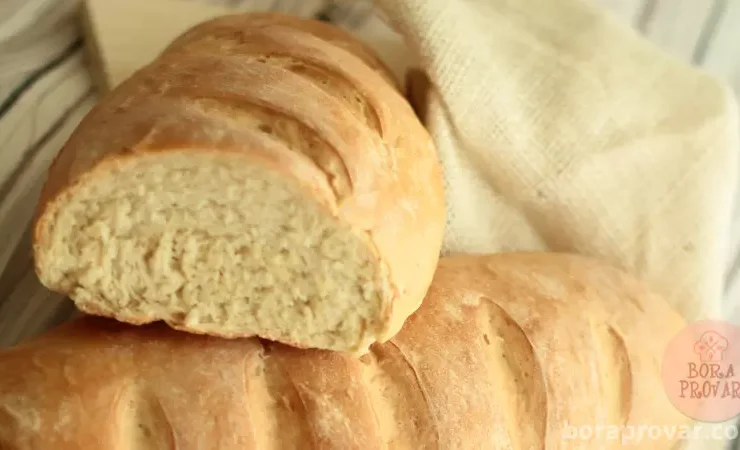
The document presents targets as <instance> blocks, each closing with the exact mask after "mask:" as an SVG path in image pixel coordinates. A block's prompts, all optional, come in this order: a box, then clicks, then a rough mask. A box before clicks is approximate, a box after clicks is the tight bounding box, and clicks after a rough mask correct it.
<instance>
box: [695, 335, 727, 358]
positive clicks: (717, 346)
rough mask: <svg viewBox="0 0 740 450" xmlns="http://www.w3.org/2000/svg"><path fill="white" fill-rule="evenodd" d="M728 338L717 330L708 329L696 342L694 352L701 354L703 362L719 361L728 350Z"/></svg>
mask: <svg viewBox="0 0 740 450" xmlns="http://www.w3.org/2000/svg"><path fill="white" fill-rule="evenodd" d="M727 347H728V342H727V339H726V338H725V337H724V336H722V335H721V334H719V333H717V332H716V331H707V332H706V333H704V334H702V335H701V337H700V338H699V340H698V341H696V343H695V344H694V353H698V354H699V359H700V360H701V362H707V363H708V362H719V361H722V358H723V357H724V352H725V350H727Z"/></svg>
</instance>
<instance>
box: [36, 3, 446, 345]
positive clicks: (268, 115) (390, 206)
mask: <svg viewBox="0 0 740 450" xmlns="http://www.w3.org/2000/svg"><path fill="white" fill-rule="evenodd" d="M276 61H277V62H276ZM390 81H392V78H391V76H390V75H389V72H388V71H387V70H386V69H385V68H384V66H383V64H382V62H381V61H380V60H379V59H378V58H377V57H376V56H375V55H374V54H373V53H372V51H370V50H369V49H368V47H367V46H365V45H364V44H363V43H361V42H359V41H357V40H356V39H354V38H352V37H351V36H349V35H348V34H347V33H346V32H344V31H342V30H340V29H338V28H336V27H334V26H331V25H327V24H324V23H321V22H317V21H307V20H303V19H298V18H294V17H290V16H284V15H279V14H243V15H235V16H227V17H223V18H218V19H214V20H212V21H209V22H206V23H204V24H201V25H199V26H196V27H194V28H193V29H191V30H189V31H188V32H186V33H184V34H183V35H182V36H181V37H180V38H179V39H177V40H176V41H175V42H174V43H173V44H172V45H170V47H169V48H168V49H167V50H165V52H163V54H162V55H161V56H160V58H158V59H157V60H156V61H154V62H153V63H151V64H150V65H148V66H147V67H145V68H142V69H141V70H139V71H138V72H137V73H135V74H134V75H133V76H132V77H131V78H130V79H129V80H127V81H126V82H124V83H123V84H122V85H121V86H119V87H117V88H116V89H114V90H113V91H112V92H111V93H109V94H108V95H106V96H105V98H104V99H103V100H102V101H101V102H100V104H98V105H97V106H96V107H95V108H93V110H92V111H91V112H90V113H89V114H88V115H87V116H86V117H85V119H84V120H83V121H82V123H81V124H80V125H79V127H78V128H77V129H76V131H75V132H74V133H73V135H72V136H71V137H70V139H69V140H68V142H67V143H66V145H65V146H64V148H63V149H62V151H61V152H60V154H59V155H58V156H57V158H56V159H55V160H54V162H53V164H52V166H51V168H50V170H49V175H48V178H47V181H46V184H45V186H44V189H43V191H42V194H41V198H40V201H39V206H38V210H37V219H36V223H35V228H34V254H35V259H36V270H37V272H39V273H40V274H42V273H43V271H44V270H45V269H44V267H45V265H47V264H51V262H47V261H44V257H45V256H44V255H45V253H44V252H45V250H46V249H47V248H48V247H49V240H50V237H49V236H48V234H49V233H46V232H42V230H43V229H52V228H53V224H54V218H55V215H56V210H57V209H58V208H61V206H60V205H61V204H62V203H63V199H64V198H65V197H67V196H74V195H75V190H76V188H77V187H78V186H80V185H82V184H84V183H86V182H87V180H91V179H94V178H95V177H99V176H101V175H102V174H105V173H106V172H107V171H110V170H111V168H112V167H115V166H116V165H117V163H118V162H119V161H121V160H122V159H124V158H136V157H138V156H140V155H145V154H155V153H158V152H167V151H181V150H183V149H194V151H212V152H242V153H249V152H250V151H251V153H253V154H255V155H252V156H254V157H256V156H258V155H256V154H257V153H260V149H261V148H262V147H264V146H266V145H267V141H266V139H265V138H264V137H263V136H260V135H259V133H258V132H257V131H255V130H248V129H240V127H239V125H238V121H239V120H240V119H241V118H244V117H247V116H249V117H255V116H258V117H260V118H262V119H264V120H266V121H267V122H268V123H269V122H270V121H273V122H275V123H277V122H278V121H284V122H285V121H287V122H290V123H291V126H292V127H293V128H295V129H297V130H299V131H300V136H299V138H295V137H293V138H292V141H291V140H289V142H286V147H285V149H273V148H270V149H269V152H268V151H267V150H268V149H264V151H262V152H261V154H260V155H261V156H263V160H266V159H267V158H268V157H267V156H265V155H268V154H269V155H271V156H270V157H271V158H273V161H271V162H272V163H273V165H274V166H277V167H278V168H280V170H282V171H284V172H287V174H286V178H288V177H292V178H294V179H296V180H297V181H298V182H299V184H300V185H301V186H302V187H303V189H304V191H305V192H306V193H307V194H308V195H309V196H311V197H312V198H313V199H314V200H315V201H316V202H318V203H319V204H321V205H323V206H325V207H326V209H327V210H328V212H329V213H330V214H332V215H334V216H335V217H336V218H337V219H338V220H339V221H341V222H342V223H345V224H347V225H349V226H351V227H352V228H353V229H355V230H357V231H358V232H359V233H360V234H362V235H363V236H366V237H367V242H368V246H369V247H371V249H372V253H373V254H375V255H377V257H378V265H379V266H383V269H382V271H383V272H385V273H387V274H388V276H389V278H390V282H391V289H392V290H393V291H394V295H393V298H392V299H390V300H387V304H385V305H384V311H383V315H385V316H387V318H384V319H385V321H386V327H385V329H384V330H382V336H381V340H385V339H387V338H389V337H391V336H392V335H394V334H395V333H396V332H397V330H398V329H399V328H400V327H401V325H402V323H403V321H404V320H405V319H406V318H407V317H408V316H409V314H411V313H412V312H413V311H414V310H416V309H417V308H418V307H419V304H420V302H421V299H422V298H423V295H424V292H425V290H426V288H427V286H428V284H429V282H430V280H431V277H432V274H433V271H434V266H435V263H436V260H437V257H438V254H439V250H440V247H441V242H442V235H443V231H444V230H443V229H444V215H445V210H444V192H443V182H442V173H441V167H440V164H439V162H438V160H437V157H436V152H435V150H434V147H433V143H432V141H431V139H430V137H429V135H428V134H427V132H426V130H425V129H424V128H423V126H422V125H421V123H420V122H419V121H418V119H417V118H416V116H415V115H414V113H413V110H412V109H411V107H410V106H409V105H408V103H407V102H406V101H405V99H404V98H403V96H402V95H401V94H400V92H398V90H397V89H396V88H395V86H394V85H393V84H391V82H390ZM268 128H269V127H268ZM276 128H277V127H276ZM265 132H266V133H278V132H279V130H277V129H268V130H267V131H265ZM278 137H280V136H278ZM280 138H282V137H280ZM273 141H274V139H273ZM314 144H315V145H314ZM244 149H253V150H247V151H245V150H244ZM317 149H318V150H317ZM280 150H285V151H284V152H283V153H285V154H282V155H283V156H281V157H280V158H281V159H279V160H274V159H275V158H276V156H275V155H281V153H280ZM287 153H289V154H287ZM263 162H264V161H263ZM40 278H41V279H42V281H43V280H44V277H43V276H41V277H40ZM49 287H50V288H52V289H59V287H57V286H49ZM64 293H65V294H70V293H69V292H64ZM87 308H88V310H89V307H87ZM91 312H93V311H91ZM119 319H120V318H119ZM151 320H152V319H151V318H145V317H141V318H138V319H134V320H131V322H136V323H142V322H148V321H151Z"/></svg>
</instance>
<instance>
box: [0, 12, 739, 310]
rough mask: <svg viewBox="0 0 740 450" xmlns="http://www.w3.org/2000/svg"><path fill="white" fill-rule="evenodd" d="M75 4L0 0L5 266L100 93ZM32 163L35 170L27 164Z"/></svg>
mask: <svg viewBox="0 0 740 450" xmlns="http://www.w3.org/2000/svg"><path fill="white" fill-rule="evenodd" d="M151 1H156V0H151ZM183 1H192V0H183ZM201 1H208V0H201ZM211 2H212V3H222V4H227V5H230V6H233V7H234V8H236V9H244V8H249V9H252V8H255V9H265V8H267V7H268V6H269V5H271V4H273V5H275V4H276V6H277V9H279V10H282V11H288V12H292V13H296V14H299V15H304V16H311V15H314V14H316V13H318V12H320V11H321V10H322V9H323V11H324V13H325V15H327V16H328V18H330V19H332V21H334V22H336V23H339V24H340V25H342V26H345V27H347V28H349V29H352V30H354V31H355V32H356V33H357V34H358V35H360V36H361V37H363V38H365V39H368V40H373V39H391V40H393V39H395V37H388V36H387V35H385V34H384V33H386V32H387V30H386V29H385V28H384V26H383V25H382V24H380V23H379V22H378V21H377V20H375V19H373V18H372V17H370V18H368V17H369V11H370V6H369V4H368V3H365V2H359V3H364V4H358V5H355V6H353V7H349V6H344V7H342V6H341V2H340V4H339V6H337V7H334V8H329V9H326V8H325V6H326V5H325V3H326V2H324V1H320V0H316V1H313V0H283V1H279V2H278V1H268V0H236V1H233V0H232V1H229V0H211ZM77 4H78V1H77V0H3V1H0V273H2V272H3V271H4V270H5V269H6V266H7V264H8V262H9V261H10V258H11V255H12V253H13V251H14V250H15V249H16V245H17V243H18V242H19V241H20V237H21V235H23V234H24V233H25V231H26V224H27V223H28V221H29V220H30V217H31V214H32V212H33V208H34V206H35V201H36V198H37V196H38V192H39V188H40V182H41V179H42V175H41V174H42V173H43V170H44V169H45V168H46V167H47V166H48V164H49V163H50V162H51V159H52V158H53V156H54V155H55V153H56V151H57V150H58V149H59V147H60V146H61V145H62V144H63V142H64V140H65V139H66V137H67V136H68V135H69V133H71V131H72V130H73V129H74V127H75V125H76V124H77V122H78V121H79V120H80V119H81V118H82V117H83V116H84V114H85V113H86V112H87V111H88V110H89V108H90V107H91V106H92V105H93V104H94V102H95V100H96V94H95V91H94V89H93V87H92V82H91V80H90V75H89V73H88V71H87V69H86V66H85V57H84V51H83V48H82V45H81V41H80V32H79V28H78V23H77V21H76V19H75V16H74V12H75V9H76V6H77ZM388 48H390V47H388ZM384 56H385V57H386V58H389V59H395V61H396V62H398V61H403V60H404V58H405V55H403V54H398V53H394V52H393V51H390V52H389V53H387V54H384ZM738 57H740V55H738ZM738 126H739V127H740V124H738ZM18 167H23V168H24V170H19V169H18ZM28 167H33V169H34V170H25V169H26V168H28ZM735 203H736V207H735V209H734V217H735V220H734V222H733V229H732V231H731V235H732V238H731V245H730V246H729V247H728V249H727V276H726V290H725V300H724V304H723V310H724V314H725V315H726V317H728V318H730V319H731V320H733V321H734V322H736V323H740V202H738V201H737V195H736V202H735ZM40 295H41V294H40Z"/></svg>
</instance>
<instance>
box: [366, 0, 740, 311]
mask: <svg viewBox="0 0 740 450" xmlns="http://www.w3.org/2000/svg"><path fill="white" fill-rule="evenodd" d="M378 3H379V4H380V5H381V6H382V7H383V10H384V11H385V13H386V14H385V15H386V17H390V18H393V21H392V24H393V26H394V28H396V29H397V30H399V31H400V32H401V33H402V34H403V35H404V36H405V37H406V38H407V39H406V40H407V42H408V44H409V46H410V49H411V51H412V52H413V53H414V54H415V55H418V57H419V60H420V64H421V67H422V68H423V69H424V71H425V72H426V73H427V74H428V77H429V80H430V82H431V88H430V90H429V92H428V93H427V95H422V96H421V97H425V99H419V96H417V97H415V98H417V103H419V100H421V102H423V103H424V105H421V106H422V108H423V109H424V112H423V116H424V118H425V122H426V125H427V127H428V128H429V130H430V131H431V132H432V134H433V137H434V139H435V141H436V143H437V146H438V148H439V152H440V156H441V159H442V161H443V163H444V166H445V174H446V177H447V193H448V216H449V219H448V230H447V236H446V240H445V247H446V249H447V250H448V251H465V252H497V251H502V250H513V249H517V250H522V249H532V250H535V249H536V250H554V251H568V252H577V253H581V254H586V255H591V256H597V257H602V258H605V259H607V260H609V261H611V262H612V263H614V264H617V265H620V266H622V267H624V268H626V269H627V270H630V271H632V272H634V273H636V274H638V275H640V276H641V277H643V278H644V279H646V280H647V281H648V282H650V283H652V284H653V285H654V286H655V288H656V289H658V290H659V291H661V292H662V293H663V294H664V295H666V296H667V297H668V298H669V299H670V300H671V302H672V303H673V304H674V305H676V306H677V307H678V308H679V309H680V311H681V312H682V313H684V314H685V315H686V317H687V318H689V319H696V318H698V317H701V316H705V315H712V316H716V315H718V314H719V313H720V311H721V299H722V291H723V287H724V282H723V278H724V274H725V268H726V264H727V253H728V248H729V246H730V239H729V234H730V218H731V213H732V202H733V195H734V193H735V187H736V185H737V169H738V145H739V144H738V117H737V111H736V105H735V103H734V100H733V96H732V92H731V91H730V90H729V89H727V88H725V87H724V86H723V85H721V84H720V83H719V82H718V81H716V80H715V79H713V78H710V77H709V76H707V75H705V74H703V73H700V72H699V71H698V70H695V69H691V68H689V67H688V66H686V65H684V64H682V63H680V62H677V61H674V60H672V59H671V58H669V57H668V56H666V55H664V54H663V53H662V52H661V51H659V50H657V49H655V48H653V47H652V45H650V44H648V43H647V42H646V41H644V40H643V39H642V38H641V37H639V36H637V35H636V34H635V33H634V32H632V31H631V30H630V29H629V28H627V27H626V26H623V25H622V24H620V23H617V22H616V21H613V20H612V19H611V17H609V16H607V15H606V14H604V13H603V12H602V11H600V10H598V9H596V8H595V7H593V6H591V5H590V4H587V3H583V2H580V1H577V0H558V1H553V0H516V1H514V0H458V1H455V2H450V1H447V0H405V1H403V2H398V1H394V0H379V1H378Z"/></svg>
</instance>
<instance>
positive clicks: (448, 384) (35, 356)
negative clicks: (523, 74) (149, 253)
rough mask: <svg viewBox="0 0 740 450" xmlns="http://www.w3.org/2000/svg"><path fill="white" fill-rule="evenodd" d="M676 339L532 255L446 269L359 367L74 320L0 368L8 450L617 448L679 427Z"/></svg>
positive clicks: (637, 295) (652, 306) (570, 261)
mask: <svg viewBox="0 0 740 450" xmlns="http://www.w3.org/2000/svg"><path fill="white" fill-rule="evenodd" d="M682 326H683V320H682V319H681V317H680V316H679V315H678V314H677V313H676V312H674V311H673V310H672V309H671V308H670V307H669V306H668V305H667V304H666V302H665V301H664V300H663V299H662V298H660V297H658V296H656V295H653V294H651V293H650V292H649V291H648V290H646V288H645V287H644V286H643V285H642V284H640V283H639V282H638V281H636V280H635V279H633V278H631V277H629V276H627V275H625V274H623V273H621V272H620V271H617V270H615V269H612V268H609V267H605V266H602V265H600V264H597V263H595V262H594V261H590V260H587V259H584V258H581V257H575V256H566V255H553V254H537V253H532V254H528V253H523V254H504V255H499V256H484V255H479V256H464V255H461V256H451V257H445V258H443V259H442V260H441V261H440V265H439V269H438V271H437V272H436V275H435V278H434V281H433V283H432V285H431V288H430V289H429V293H428V295H427V298H426V300H425V302H424V304H423V306H422V307H421V308H420V309H419V310H418V311H417V312H416V313H414V314H413V315H412V316H411V317H410V318H409V320H407V321H406V323H405V325H404V327H403V329H402V330H401V331H400V333H398V334H397V335H396V336H395V337H394V338H392V339H390V340H389V341H387V342H385V343H383V344H374V345H373V346H372V347H371V351H370V352H369V353H368V354H366V355H364V356H363V357H361V358H354V357H351V356H349V355H346V354H343V353H340V352H331V351H324V350H300V349H296V348H293V347H290V346H284V345H281V344H276V343H270V342H268V341H261V340H259V339H256V338H249V339H235V340H224V339H217V338H213V337H208V336H197V335H193V334H189V333H179V332H176V331H174V330H171V329H168V328H167V327H161V326H157V325H149V326H143V327H130V326H126V325H123V324H120V323H118V322H115V321H110V320H107V319H100V318H98V319H91V318H84V319H82V320H79V321H77V322H74V323H71V324H68V325H66V326H63V327H61V328H59V329H58V330H56V331H54V332H51V333H49V334H47V335H45V336H43V337H41V338H38V339H36V340H34V341H29V342H28V343H26V344H23V345H21V346H18V347H16V348H13V349H10V350H6V351H3V352H1V353H0V448H2V449H3V450H38V449H54V450H72V449H75V450H77V449H93V448H94V449H136V450H144V449H178V450H206V449H213V450H231V449H233V450H236V449H239V450H286V449H287V450H290V449H295V450H299V449H300V450H310V449H324V450H327V449H336V450H351V449H357V450H373V449H378V450H380V449H391V450H419V449H440V450H448V449H470V450H488V449H491V450H493V449H496V450H533V449H547V450H557V449H589V450H605V449H614V448H622V444H623V442H622V441H620V440H619V439H618V436H615V435H614V430H620V429H621V428H619V427H623V426H630V425H633V426H639V427H647V426H652V425H657V426H661V427H666V426H669V427H670V426H675V427H680V426H683V425H686V424H688V423H689V421H688V419H687V418H685V417H684V416H682V415H681V414H679V413H678V412H677V410H676V409H674V408H673V407H672V406H671V404H670V403H669V401H668V400H667V397H666V396H665V394H664V389H663V386H662V385H661V378H660V362H661V358H662V353H663V349H664V346H665V344H666V343H667V341H668V340H669V338H670V337H672V335H673V334H674V333H675V332H677V331H679V330H680V329H681V327H682ZM578 426H585V427H589V428H588V429H590V430H591V432H593V436H592V437H591V439H590V440H585V439H584V440H581V439H571V438H573V436H574V432H573V428H572V427H578ZM610 427H614V428H610ZM597 430H600V431H597ZM610 430H611V431H610ZM677 434H678V433H676V434H674V435H673V436H676V435H677ZM584 436H585V435H584ZM669 436H671V434H670V433H664V434H662V435H661V436H660V437H661V438H662V439H654V438H644V440H641V441H637V440H634V441H630V442H626V443H625V444H626V445H625V447H628V448H638V449H645V450H661V449H669V448H671V446H672V445H673V444H674V443H675V442H673V441H671V440H669Z"/></svg>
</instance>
